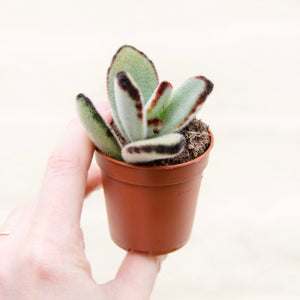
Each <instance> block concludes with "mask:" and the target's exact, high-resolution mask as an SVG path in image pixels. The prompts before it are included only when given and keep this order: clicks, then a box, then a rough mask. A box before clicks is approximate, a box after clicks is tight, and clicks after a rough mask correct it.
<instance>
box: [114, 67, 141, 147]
mask: <svg viewBox="0 0 300 300" xmlns="http://www.w3.org/2000/svg"><path fill="white" fill-rule="evenodd" d="M115 97H116V104H117V111H118V116H119V118H120V121H121V125H122V127H123V129H124V131H125V134H126V136H127V137H128V139H129V140H130V141H131V142H132V141H138V140H142V139H144V138H145V137H146V120H145V116H144V113H143V100H142V96H141V93H140V90H139V88H138V87H137V86H136V84H135V82H134V80H133V79H132V78H131V76H130V75H129V74H128V73H126V72H124V71H121V72H119V73H117V75H116V78H115Z"/></svg>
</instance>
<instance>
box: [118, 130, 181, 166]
mask: <svg viewBox="0 0 300 300" xmlns="http://www.w3.org/2000/svg"><path fill="white" fill-rule="evenodd" d="M185 144H186V141H185V138H184V136H183V135H181V134H179V133H171V134H168V135H164V136H160V137H157V138H153V139H147V140H143V141H137V142H133V143H130V144H128V145H126V146H125V147H124V148H123V149H122V157H123V159H124V161H126V162H128V163H132V164H140V163H146V162H149V161H152V160H157V159H164V158H171V157H174V156H176V155H178V154H180V153H181V152H182V150H183V149H184V147H185Z"/></svg>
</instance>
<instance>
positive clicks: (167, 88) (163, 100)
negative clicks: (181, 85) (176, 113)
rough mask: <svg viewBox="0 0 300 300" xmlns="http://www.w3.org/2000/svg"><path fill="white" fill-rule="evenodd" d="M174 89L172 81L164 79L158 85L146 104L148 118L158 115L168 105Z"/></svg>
mask: <svg viewBox="0 0 300 300" xmlns="http://www.w3.org/2000/svg"><path fill="white" fill-rule="evenodd" d="M172 91H173V87H172V85H171V83H169V82H167V81H163V82H161V83H160V84H159V85H158V87H157V88H156V90H155V91H154V93H153V94H152V96H151V97H150V99H149V101H148V102H147V105H146V106H145V111H146V114H147V120H150V119H153V118H155V117H157V115H158V114H159V113H160V112H161V111H162V110H163V109H164V108H165V107H166V106H167V104H168V102H169V100H170V97H171V94H172Z"/></svg>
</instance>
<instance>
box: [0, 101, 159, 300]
mask: <svg viewBox="0 0 300 300" xmlns="http://www.w3.org/2000/svg"><path fill="white" fill-rule="evenodd" d="M105 106H106V105H105ZM100 109H101V110H102V111H103V112H104V113H105V112H106V113H108V112H107V111H105V107H102V108H101V107H100ZM101 113H102V112H101ZM106 118H109V115H108V116H106ZM93 151H94V146H93V145H92V143H91V142H90V140H89V139H88V137H87V136H86V134H85V131H84V129H83V128H82V126H81V124H80V122H79V121H78V120H74V121H73V122H71V123H70V125H69V126H68V128H67V130H66V132H65V135H64V137H63V139H62V141H61V143H60V144H59V145H58V147H57V148H56V150H54V152H53V153H52V155H51V157H50V159H49V162H48V166H47V170H46V174H45V177H44V180H43V184H42V188H41V191H40V193H39V195H38V197H37V198H36V199H34V200H33V201H31V202H28V203H25V204H24V205H22V206H20V207H18V208H16V209H15V210H14V211H13V212H12V213H11V214H10V216H9V217H8V219H7V220H6V221H5V223H4V224H3V225H2V226H1V227H0V257H1V260H0V299H13V300H16V299H18V300H23V299H29V300H33V299H43V300H47V299H51V300H55V299H72V300H74V299H80V300H82V299H86V300H90V299H92V300H93V299H122V300H126V299H130V300H134V299H137V300H143V299H149V297H150V294H151V291H152V288H153V285H154V282H155V278H156V276H157V273H158V271H159V268H160V263H161V260H162V257H158V256H149V255H144V254H138V253H128V254H127V255H126V257H125V259H124V261H123V263H122V265H121V267H120V269H119V271H118V274H117V276H116V278H115V279H114V280H112V281H110V282H108V283H106V284H103V285H98V284H97V283H96V282H95V281H94V280H93V278H92V275H91V269H90V265H89V262H88V261H87V259H86V256H85V252H84V240H83V234H82V231H81V228H80V216H81V211H82V204H83V199H84V197H85V196H86V195H87V194H88V193H90V192H91V191H93V190H94V189H95V188H97V187H98V186H99V185H100V183H101V177H100V172H99V168H98V167H95V168H94V167H93V166H92V167H90V164H91V160H92V156H93ZM1 233H2V235H1Z"/></svg>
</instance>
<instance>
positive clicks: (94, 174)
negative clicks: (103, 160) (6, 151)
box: [85, 165, 102, 197]
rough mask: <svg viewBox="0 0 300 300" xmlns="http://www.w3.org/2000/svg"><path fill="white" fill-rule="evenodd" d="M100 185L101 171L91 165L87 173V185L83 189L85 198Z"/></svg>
mask: <svg viewBox="0 0 300 300" xmlns="http://www.w3.org/2000/svg"><path fill="white" fill-rule="evenodd" d="M101 184H102V177H101V171H100V169H99V167H98V166H97V165H91V167H90V169H89V172H88V179H87V185H86V189H85V197H86V196H88V195H89V194H90V193H91V192H93V191H94V190H96V189H97V188H99V187H100V186H101Z"/></svg>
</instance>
